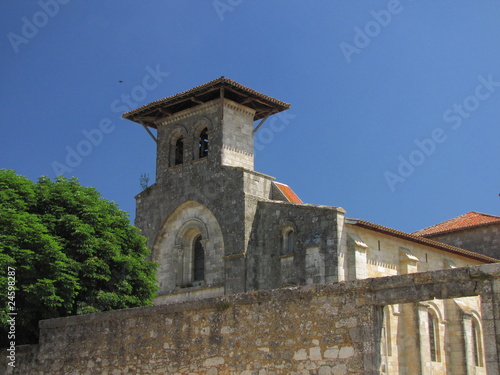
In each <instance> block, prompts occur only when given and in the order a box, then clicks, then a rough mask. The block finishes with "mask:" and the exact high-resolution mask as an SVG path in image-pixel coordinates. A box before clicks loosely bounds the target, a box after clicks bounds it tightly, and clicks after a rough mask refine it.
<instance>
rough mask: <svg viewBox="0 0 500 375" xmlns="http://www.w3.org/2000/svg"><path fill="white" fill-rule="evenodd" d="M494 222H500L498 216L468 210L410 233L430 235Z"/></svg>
mask: <svg viewBox="0 0 500 375" xmlns="http://www.w3.org/2000/svg"><path fill="white" fill-rule="evenodd" d="M481 219H482V220H481ZM496 222H500V216H496V215H491V214H484V213H482V212H478V211H469V212H467V213H465V214H462V215H460V216H457V217H454V218H451V219H448V220H445V221H442V222H440V223H437V224H434V225H431V226H428V227H425V228H423V229H420V230H417V231H414V232H413V233H412V234H413V235H416V236H430V235H435V234H441V233H447V232H453V231H458V230H464V229H467V228H474V227H479V226H482V225H490V224H494V223H496Z"/></svg>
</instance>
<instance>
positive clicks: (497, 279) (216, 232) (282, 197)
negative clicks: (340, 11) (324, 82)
mask: <svg viewBox="0 0 500 375" xmlns="http://www.w3.org/2000/svg"><path fill="white" fill-rule="evenodd" d="M288 108H289V105H288V104H287V103H284V102H282V101H279V100H276V99H274V98H272V97H269V96H267V95H264V94H261V93H259V92H257V91H254V90H252V89H250V88H248V87H245V86H242V85H240V84H238V83H236V82H234V81H231V80H229V79H227V78H224V77H222V78H219V79H216V80H214V81H211V82H208V83H206V84H204V85H201V86H198V87H195V88H193V89H191V90H188V91H185V92H182V93H180V94H177V95H174V96H170V97H167V98H165V99H161V100H158V101H156V102H153V103H150V104H147V105H145V106H143V107H141V108H138V109H136V110H133V111H131V112H128V113H125V114H124V115H123V116H124V117H125V118H126V119H129V120H132V121H134V122H136V123H138V124H140V125H141V126H143V127H144V128H145V129H146V130H147V131H148V133H149V135H150V136H151V137H152V138H153V139H154V140H155V141H156V144H157V160H156V182H155V184H154V185H152V186H150V187H148V188H147V189H146V190H144V191H143V192H141V193H140V194H139V195H137V197H136V199H137V215H136V225H137V226H138V227H139V228H140V229H142V233H143V234H144V235H145V236H146V237H147V238H148V239H149V243H148V244H149V246H150V248H151V249H152V258H153V259H154V260H155V261H157V262H158V263H159V268H158V274H157V280H158V286H159V292H158V296H157V298H156V299H155V301H154V303H155V306H145V307H139V308H133V309H124V310H118V311H108V312H102V313H96V314H85V315H78V316H69V317H64V318H57V319H49V320H44V321H40V324H39V326H40V343H39V344H38V345H30V346H24V347H23V346H21V347H16V356H17V359H18V360H17V362H16V367H15V368H10V370H11V372H10V373H13V374H16V375H17V374H19V375H21V374H23V375H24V374H33V375H36V374H38V375H57V374H82V375H84V374H86V375H88V374H112V375H130V374H156V375H186V374H189V375H203V374H206V375H348V374H364V375H379V374H385V375H387V374H404V375H415V374H425V375H430V374H432V375H436V374H440V375H441V374H442V375H444V374H447V375H449V374H455V375H457V374H460V375H465V374H488V375H498V374H499V373H500V264H499V263H497V262H498V260H497V259H496V258H499V257H500V254H499V252H498V250H499V248H498V244H499V233H500V228H499V226H500V218H499V217H495V216H492V215H485V214H479V213H475V212H473V213H468V214H465V215H462V216H461V217H459V218H455V219H452V220H449V221H446V222H444V223H440V224H437V225H435V226H432V227H429V228H425V229H423V230H422V231H418V232H415V233H413V234H409V233H404V232H401V231H398V230H394V229H391V228H388V227H385V226H381V225H378V224H375V223H371V222H369V221H366V220H362V219H353V218H349V217H346V211H345V210H344V209H342V208H340V207H330V206H322V205H312V204H307V203H304V202H302V201H301V200H300V199H299V198H298V197H297V195H296V194H295V193H294V192H293V190H292V189H291V188H290V187H289V186H287V185H285V184H283V183H280V182H277V181H275V179H274V178H273V177H271V176H268V175H265V174H262V173H259V172H257V171H254V167H253V166H254V163H253V161H254V159H253V158H254V145H253V135H254V133H255V132H256V131H258V129H259V127H261V126H265V125H266V124H265V121H266V120H267V119H268V118H269V117H270V116H273V115H275V114H279V112H281V111H285V110H286V109H288ZM255 123H257V125H256V126H254V124H255ZM151 129H156V130H157V131H156V135H155V134H154V132H152V131H151ZM457 246H460V247H457ZM4 359H5V357H4Z"/></svg>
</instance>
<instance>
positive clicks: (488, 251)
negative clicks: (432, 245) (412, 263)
mask: <svg viewBox="0 0 500 375" xmlns="http://www.w3.org/2000/svg"><path fill="white" fill-rule="evenodd" d="M428 238H431V239H433V240H436V241H440V242H444V243H447V244H450V245H453V246H457V247H461V248H463V249H468V250H471V251H475V252H477V253H481V254H484V255H487V256H490V257H493V258H500V224H490V225H484V226H479V227H474V228H467V229H464V230H459V231H454V232H449V233H441V234H436V235H432V236H428Z"/></svg>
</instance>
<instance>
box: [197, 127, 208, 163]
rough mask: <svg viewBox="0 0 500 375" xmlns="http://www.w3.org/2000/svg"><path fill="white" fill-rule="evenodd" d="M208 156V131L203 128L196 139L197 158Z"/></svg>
mask: <svg viewBox="0 0 500 375" xmlns="http://www.w3.org/2000/svg"><path fill="white" fill-rule="evenodd" d="M207 156H208V129H207V128H204V129H203V130H202V131H201V133H200V136H199V138H198V157H199V158H200V159H201V158H205V157H207Z"/></svg>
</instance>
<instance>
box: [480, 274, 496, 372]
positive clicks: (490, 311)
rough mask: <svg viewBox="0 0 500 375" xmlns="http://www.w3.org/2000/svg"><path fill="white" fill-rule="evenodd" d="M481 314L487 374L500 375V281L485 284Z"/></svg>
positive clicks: (494, 280)
mask: <svg viewBox="0 0 500 375" xmlns="http://www.w3.org/2000/svg"><path fill="white" fill-rule="evenodd" d="M481 313H482V322H483V342H484V354H485V361H486V363H485V365H486V372H487V374H488V375H491V374H500V279H493V280H491V281H485V282H484V283H483V291H482V293H481Z"/></svg>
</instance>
